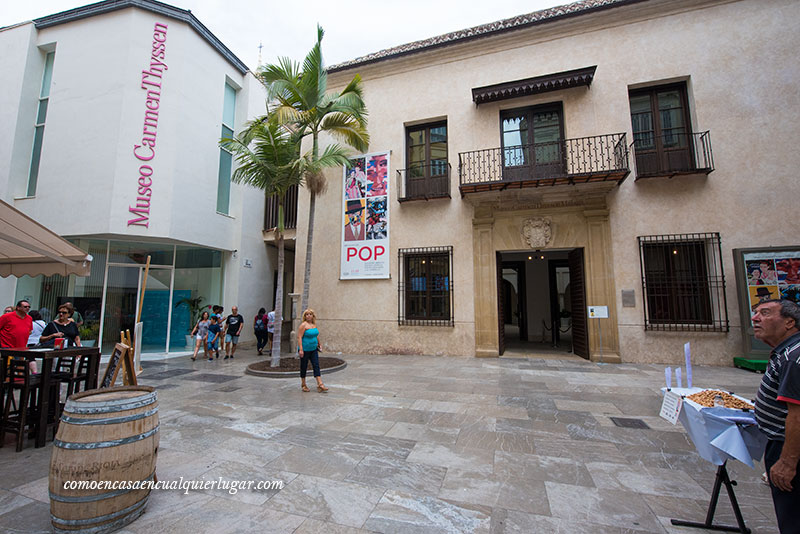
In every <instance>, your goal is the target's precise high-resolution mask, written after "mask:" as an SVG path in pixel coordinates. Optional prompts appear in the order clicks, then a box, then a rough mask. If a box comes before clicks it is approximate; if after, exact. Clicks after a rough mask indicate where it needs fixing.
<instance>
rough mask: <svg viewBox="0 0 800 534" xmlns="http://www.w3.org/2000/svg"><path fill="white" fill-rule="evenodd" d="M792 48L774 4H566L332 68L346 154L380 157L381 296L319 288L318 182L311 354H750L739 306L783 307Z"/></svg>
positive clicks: (787, 287) (616, 357) (796, 291)
mask: <svg viewBox="0 0 800 534" xmlns="http://www.w3.org/2000/svg"><path fill="white" fill-rule="evenodd" d="M799 49H800V3H798V2H796V1H794V0H769V1H764V0H741V1H731V0H723V1H721V0H691V1H689V0H686V1H684V0H669V1H667V0H616V1H614V0H584V1H580V2H577V3H574V4H569V5H567V6H563V7H559V8H553V9H548V10H545V11H540V12H536V13H532V14H529V15H522V16H519V17H516V18H513V19H508V20H504V21H499V22H495V23H491V24H487V25H484V26H479V27H476V28H471V29H468V30H464V31H460V32H455V33H452V34H447V35H443V36H439V37H435V38H431V39H428V40H424V41H419V42H415V43H410V44H407V45H403V46H400V47H397V48H394V49H389V50H384V51H381V52H377V53H375V54H372V55H369V56H366V57H363V58H358V59H355V60H353V61H350V62H347V63H343V64H340V65H335V66H332V67H331V68H330V69H329V88H332V89H336V88H337V87H342V86H343V84H346V83H347V82H348V81H349V80H350V79H352V77H353V76H354V75H355V74H360V75H361V76H362V78H363V80H364V88H365V99H366V103H367V107H368V109H369V130H370V135H371V146H370V154H374V153H389V154H390V155H389V158H388V161H389V172H388V182H389V192H388V202H387V205H386V208H387V213H388V216H387V218H388V220H387V221H386V222H387V223H388V233H387V237H386V238H385V239H386V242H387V243H388V245H389V246H388V250H387V253H386V256H387V257H388V258H389V260H388V261H389V277H388V278H385V277H384V278H378V279H343V278H342V276H341V270H340V268H339V265H340V264H341V263H342V261H343V255H344V254H345V252H344V249H343V242H342V239H343V238H342V230H341V229H342V224H343V223H342V221H343V206H349V205H343V202H342V199H343V198H344V197H345V196H346V195H347V192H346V191H345V186H344V185H343V176H342V172H341V171H339V172H338V173H337V172H333V171H332V172H330V173H329V174H328V180H329V182H330V187H329V190H328V192H327V193H326V194H324V195H322V196H321V197H319V199H318V201H317V212H316V225H315V235H316V239H315V241H314V264H313V273H312V279H311V307H312V308H314V309H315V310H316V312H317V314H318V316H319V325H320V329H321V332H322V335H321V341H322V343H323V346H324V347H325V348H326V349H327V350H332V351H347V352H367V353H411V354H417V353H423V354H445V355H467V356H479V357H497V356H498V355H500V354H503V353H513V354H536V353H539V352H542V351H570V350H572V351H574V352H575V353H576V354H578V355H581V356H583V357H587V358H592V359H593V360H598V359H600V358H601V357H602V359H603V361H606V362H619V361H623V362H668V361H681V360H682V359H683V350H684V343H685V342H687V341H688V342H691V343H692V353H693V355H694V360H695V361H696V362H700V363H707V364H730V363H732V358H733V357H734V356H742V355H745V354H758V353H759V351H760V350H761V349H763V347H760V346H759V345H758V343H756V342H754V341H753V339H752V337H751V334H752V332H751V331H750V330H749V329H750V323H749V312H748V310H749V307H750V305H751V304H752V302H753V301H754V300H753V299H756V300H757V299H758V298H763V297H765V296H768V295H769V296H773V297H774V296H777V295H778V294H784V296H790V297H794V298H796V297H797V295H800V285H797V287H793V286H794V285H796V284H800V275H799V274H798V273H797V271H796V270H795V271H792V270H791V268H790V267H791V266H792V265H794V262H793V260H794V259H795V258H798V249H797V248H796V247H797V245H799V244H800V239H798V227H799V226H800V225H798V223H797V222H796V220H795V218H794V217H793V216H792V214H793V213H794V212H795V209H794V208H795V205H796V199H797V198H798V193H800V186H798V182H797V178H796V176H797V168H799V167H800V155H798V151H797V150H796V149H795V147H794V145H795V144H796V141H797V137H798V136H797V132H798V126H797V125H798V124H800V117H799V116H798V115H800V105H798V100H797V87H798V82H800V67H798V62H797V60H796V55H797V50H799ZM369 160H370V158H369V155H367V161H369ZM368 171H370V169H368ZM369 176H370V179H371V175H369ZM365 196H366V197H367V198H366V199H365V200H366V202H367V204H366V208H367V209H366V217H367V218H368V217H369V215H370V208H369V206H370V198H369V193H368V192H366V193H365ZM307 204H308V197H307V194H305V191H301V193H300V200H299V207H298V211H299V213H300V214H301V215H302V214H305V213H306V212H307V207H308V206H307ZM351 211H352V209H351ZM305 224H306V220H305V219H304V218H303V217H302V216H301V217H300V218H299V221H298V230H297V236H298V237H297V247H296V248H297V258H296V263H295V265H296V267H295V280H297V281H298V287H299V284H301V283H302V279H303V271H302V269H303V265H304V250H305V243H304V239H305V230H306V228H305V226H304V225H305ZM367 225H368V227H367V231H368V232H367V233H368V236H369V222H368V221H367ZM377 239H380V237H378V238H377ZM375 242H377V241H375ZM364 243H366V244H371V241H369V240H367V241H365V242H364ZM373 244H374V243H373ZM793 247H794V248H793ZM748 254H750V255H749V256H748ZM753 254H755V256H754V255H753ZM759 254H760V256H759ZM756 257H757V258H762V259H763V261H764V263H767V264H768V265H761V266H760V267H761V268H760V269H758V268H757V267H756V266H757V265H758V264H759V262H761V261H762V260H761V259H759V260H758V261H755V260H752V258H756ZM748 258H750V259H748ZM796 263H797V264H798V265H800V259H798V260H797V261H796ZM755 271H758V273H756V272H755ZM589 307H594V309H589ZM606 314H607V317H605V315H606Z"/></svg>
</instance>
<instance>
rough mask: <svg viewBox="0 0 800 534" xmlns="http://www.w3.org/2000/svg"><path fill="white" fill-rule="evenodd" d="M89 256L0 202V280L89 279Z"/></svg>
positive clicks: (90, 264) (90, 261)
mask: <svg viewBox="0 0 800 534" xmlns="http://www.w3.org/2000/svg"><path fill="white" fill-rule="evenodd" d="M91 267H92V256H91V255H90V254H87V253H86V252H84V251H83V250H81V249H79V248H78V247H76V246H75V245H73V244H72V243H70V242H69V241H67V240H66V239H64V238H62V237H61V236H59V235H58V234H56V233H54V232H52V231H50V230H48V229H47V228H45V227H44V226H42V225H41V224H39V223H38V222H36V221H34V220H33V219H31V218H30V217H28V216H27V215H25V214H24V213H22V212H20V211H18V210H17V209H15V208H14V207H12V206H10V205H8V204H6V203H5V202H3V201H2V200H0V276H3V277H5V276H17V277H19V276H24V275H26V274H27V275H28V276H37V275H40V274H43V275H46V276H52V275H54V274H60V275H63V276H66V275H68V274H76V275H78V276H89V271H90V270H91Z"/></svg>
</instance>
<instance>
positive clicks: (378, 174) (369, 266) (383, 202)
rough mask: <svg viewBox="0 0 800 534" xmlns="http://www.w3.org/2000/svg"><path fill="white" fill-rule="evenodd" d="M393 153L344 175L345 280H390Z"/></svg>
mask: <svg viewBox="0 0 800 534" xmlns="http://www.w3.org/2000/svg"><path fill="white" fill-rule="evenodd" d="M389 154H390V153H389V152H379V153H375V154H366V155H363V156H359V157H357V158H353V159H351V160H350V163H351V164H352V166H351V167H350V168H349V169H348V168H345V169H344V172H343V187H342V190H343V192H344V194H343V195H342V215H343V217H342V257H341V269H340V275H339V278H340V279H341V280H366V279H371V278H372V279H376V278H389V185H390V184H389Z"/></svg>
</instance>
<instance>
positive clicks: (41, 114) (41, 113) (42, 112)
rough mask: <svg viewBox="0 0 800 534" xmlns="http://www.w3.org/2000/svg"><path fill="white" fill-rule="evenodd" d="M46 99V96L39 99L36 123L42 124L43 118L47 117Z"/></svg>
mask: <svg viewBox="0 0 800 534" xmlns="http://www.w3.org/2000/svg"><path fill="white" fill-rule="evenodd" d="M47 101H48V99H47V98H43V99H42V100H39V110H38V111H37V113H36V124H44V120H45V119H46V118H47Z"/></svg>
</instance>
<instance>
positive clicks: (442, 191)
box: [397, 161, 450, 202]
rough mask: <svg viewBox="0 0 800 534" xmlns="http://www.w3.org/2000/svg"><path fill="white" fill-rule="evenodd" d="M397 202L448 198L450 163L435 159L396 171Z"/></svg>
mask: <svg viewBox="0 0 800 534" xmlns="http://www.w3.org/2000/svg"><path fill="white" fill-rule="evenodd" d="M397 183H398V184H399V187H400V193H399V194H398V195H397V200H398V202H407V201H409V200H431V199H434V198H450V164H449V163H446V162H444V161H435V162H433V163H431V164H428V165H414V166H412V167H409V168H408V169H400V170H399V171H397Z"/></svg>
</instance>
